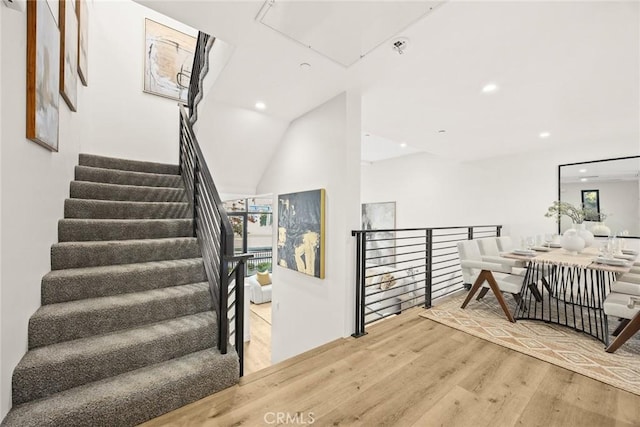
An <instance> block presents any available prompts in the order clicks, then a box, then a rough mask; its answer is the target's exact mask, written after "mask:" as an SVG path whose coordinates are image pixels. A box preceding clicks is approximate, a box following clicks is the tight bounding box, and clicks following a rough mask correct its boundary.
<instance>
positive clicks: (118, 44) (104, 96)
mask: <svg viewBox="0 0 640 427" xmlns="http://www.w3.org/2000/svg"><path fill="white" fill-rule="evenodd" d="M92 12H93V13H92V14H91V16H90V20H91V23H90V27H89V87H88V88H87V92H88V96H87V99H86V102H85V104H84V105H82V106H81V108H83V109H84V110H85V111H88V112H90V114H91V115H92V117H95V120H91V121H90V122H87V123H86V125H87V126H86V128H85V129H84V130H83V141H82V150H83V151H84V152H88V153H94V154H101V155H106V156H114V157H123V158H128V159H135V160H147V161H157V162H165V163H174V164H175V163H177V161H178V107H177V105H178V101H175V100H171V99H168V98H162V97H160V96H156V95H151V94H148V93H144V92H143V91H142V89H143V72H144V22H145V18H149V19H152V20H154V21H157V22H160V23H162V24H165V25H169V26H171V27H173V28H175V29H177V30H180V31H183V32H186V33H189V34H194V35H197V31H195V30H193V29H191V28H189V27H187V26H185V25H183V24H180V23H178V22H177V21H174V20H172V19H170V18H167V17H165V16H164V15H160V14H159V13H157V12H155V11H152V10H151V9H148V8H146V7H144V6H141V5H139V4H138V3H134V2H132V1H96V2H93V11H92Z"/></svg>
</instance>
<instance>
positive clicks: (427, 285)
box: [424, 228, 433, 308]
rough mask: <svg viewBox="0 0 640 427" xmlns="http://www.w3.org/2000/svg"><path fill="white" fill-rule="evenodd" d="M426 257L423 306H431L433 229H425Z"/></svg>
mask: <svg viewBox="0 0 640 427" xmlns="http://www.w3.org/2000/svg"><path fill="white" fill-rule="evenodd" d="M426 237H427V240H426V248H425V249H426V251H427V252H426V255H427V256H426V259H425V269H424V271H425V272H424V307H425V308H431V288H432V280H433V279H432V275H433V229H431V228H428V229H427V236H426Z"/></svg>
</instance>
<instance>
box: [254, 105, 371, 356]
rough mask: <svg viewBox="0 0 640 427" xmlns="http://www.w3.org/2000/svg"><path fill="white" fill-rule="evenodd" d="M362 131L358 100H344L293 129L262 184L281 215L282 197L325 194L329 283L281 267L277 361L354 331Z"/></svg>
mask: <svg viewBox="0 0 640 427" xmlns="http://www.w3.org/2000/svg"><path fill="white" fill-rule="evenodd" d="M359 133H360V97H359V94H355V95H353V94H349V95H347V94H341V95H339V96H337V97H336V98H334V99H332V100H330V101H328V102H327V103H325V104H323V105H321V106H319V107H317V108H316V109H314V110H312V111H311V112H309V113H307V114H306V115H304V116H302V117H300V118H298V119H296V120H295V121H293V122H292V123H291V125H290V126H289V129H287V131H286V133H285V135H284V138H283V140H282V143H281V145H280V146H279V147H278V149H277V151H276V153H275V155H274V156H273V158H272V159H271V161H270V163H269V166H268V167H267V170H266V172H265V174H264V176H263V177H262V180H261V181H260V183H259V185H258V188H257V190H258V193H259V194H263V193H273V194H274V205H273V206H274V210H275V211H277V206H278V204H277V195H278V194H284V193H290V192H297V191H305V190H314V189H320V188H325V189H326V246H325V248H326V249H325V257H326V263H325V265H326V267H325V279H324V280H321V279H317V278H314V277H310V276H306V275H303V274H301V273H298V272H295V271H293V270H288V269H285V268H282V267H279V266H274V270H273V295H272V298H273V305H272V312H273V327H272V350H271V351H272V361H273V362H274V363H275V362H278V361H281V360H283V359H286V358H288V357H291V356H294V355H296V354H298V353H301V352H304V351H306V350H308V349H311V348H313V347H316V346H318V345H321V344H323V343H325V342H328V341H330V340H333V339H336V338H339V337H342V336H346V335H349V334H350V333H352V332H353V319H352V317H353V310H354V309H353V299H354V297H353V295H352V294H353V292H352V291H353V282H354V281H353V278H352V271H351V270H352V269H353V268H352V264H353V259H354V254H353V243H352V238H351V234H350V232H351V230H352V229H354V228H358V224H359V212H360V208H359V203H360V200H359V199H360V198H359V177H358V174H357V171H358V168H359V164H360V160H359V153H360V136H359ZM354 171H355V173H354ZM275 215H276V218H277V212H276V213H275ZM276 221H277V220H276ZM274 242H275V239H274ZM274 246H275V245H274Z"/></svg>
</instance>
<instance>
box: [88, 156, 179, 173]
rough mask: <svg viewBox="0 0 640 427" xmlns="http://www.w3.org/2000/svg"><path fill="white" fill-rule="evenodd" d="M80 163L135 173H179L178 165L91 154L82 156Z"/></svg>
mask: <svg viewBox="0 0 640 427" xmlns="http://www.w3.org/2000/svg"><path fill="white" fill-rule="evenodd" d="M78 163H79V164H80V165H81V166H91V167H95V168H105V169H117V170H124V171H134V172H146V173H157V174H170V175H177V174H178V173H179V172H178V166H177V165H169V164H163V163H152V162H141V161H136V160H126V159H116V158H111V157H102V156H95V155H91V154H80V161H79V162H78Z"/></svg>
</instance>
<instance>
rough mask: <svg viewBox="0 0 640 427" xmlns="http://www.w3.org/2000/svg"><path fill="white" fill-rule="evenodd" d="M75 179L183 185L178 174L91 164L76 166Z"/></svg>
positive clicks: (166, 185) (163, 185) (150, 185)
mask: <svg viewBox="0 0 640 427" xmlns="http://www.w3.org/2000/svg"><path fill="white" fill-rule="evenodd" d="M75 179H76V180H77V181H90V182H103V183H108V184H122V185H141V186H147V187H178V188H183V187H184V182H183V180H182V177H181V176H180V175H166V174H157V173H146V172H133V171H121V170H116V169H106V168H94V167H91V166H76V168H75Z"/></svg>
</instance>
